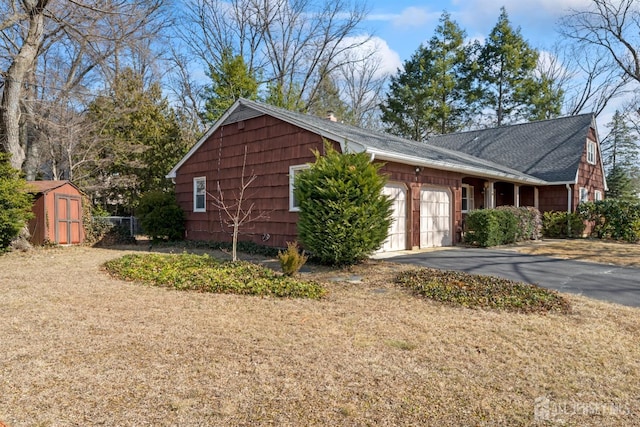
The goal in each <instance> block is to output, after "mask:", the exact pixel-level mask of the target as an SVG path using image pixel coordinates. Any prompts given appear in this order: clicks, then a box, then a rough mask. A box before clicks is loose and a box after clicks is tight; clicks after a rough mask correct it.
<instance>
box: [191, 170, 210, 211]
mask: <svg viewBox="0 0 640 427" xmlns="http://www.w3.org/2000/svg"><path fill="white" fill-rule="evenodd" d="M200 181H204V206H203V207H202V208H199V207H198V206H197V203H198V198H197V195H198V194H197V191H198V182H200ZM193 211H194V212H206V211H207V177H206V176H197V177H195V178H193Z"/></svg>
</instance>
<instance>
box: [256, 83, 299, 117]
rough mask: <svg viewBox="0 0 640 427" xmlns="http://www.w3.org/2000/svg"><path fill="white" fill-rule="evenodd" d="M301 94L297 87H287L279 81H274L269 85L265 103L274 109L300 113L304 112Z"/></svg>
mask: <svg viewBox="0 0 640 427" xmlns="http://www.w3.org/2000/svg"><path fill="white" fill-rule="evenodd" d="M300 92H301V91H300V88H299V87H298V86H297V85H294V86H292V87H287V86H285V85H284V84H282V83H281V82H279V81H273V82H270V83H269V84H268V85H267V96H266V97H265V99H264V102H266V103H267V104H270V105H273V106H274V107H280V108H284V109H286V110H289V111H298V112H299V111H302V110H304V104H303V102H302V100H301V98H300V97H301V94H300Z"/></svg>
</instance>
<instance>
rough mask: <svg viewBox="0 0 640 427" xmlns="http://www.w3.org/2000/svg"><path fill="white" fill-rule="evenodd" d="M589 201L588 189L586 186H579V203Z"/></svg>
mask: <svg viewBox="0 0 640 427" xmlns="http://www.w3.org/2000/svg"><path fill="white" fill-rule="evenodd" d="M588 201H589V191H587V189H586V188H584V187H580V203H584V202H588Z"/></svg>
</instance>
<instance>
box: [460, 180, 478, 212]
mask: <svg viewBox="0 0 640 427" xmlns="http://www.w3.org/2000/svg"><path fill="white" fill-rule="evenodd" d="M474 208H475V205H474V203H473V186H471V185H467V184H462V213H467V212H469V211H472V210H473V209H474Z"/></svg>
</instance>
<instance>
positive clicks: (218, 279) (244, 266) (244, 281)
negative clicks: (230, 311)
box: [105, 253, 326, 299]
mask: <svg viewBox="0 0 640 427" xmlns="http://www.w3.org/2000/svg"><path fill="white" fill-rule="evenodd" d="M105 268H106V270H107V272H109V273H110V274H111V275H113V276H115V277H118V278H120V279H125V280H132V281H136V282H142V283H146V284H150V285H154V286H164V287H168V288H173V289H178V290H192V291H197V292H215V293H226V294H239V295H258V296H274V297H283V298H313V299H318V298H321V297H322V296H324V295H325V294H326V290H325V289H324V288H323V287H322V286H321V285H320V284H318V283H316V282H311V281H309V282H307V281H301V280H297V279H294V278H292V277H288V276H282V275H279V274H278V273H276V272H274V271H273V270H270V269H268V268H266V267H262V266H259V265H255V264H252V263H249V262H246V261H229V262H221V261H218V260H216V259H214V258H211V257H209V256H208V255H206V254H205V255H194V254H187V253H183V254H179V255H173V254H171V255H167V254H132V255H125V256H123V257H121V258H117V259H114V260H112V261H108V262H107V263H105Z"/></svg>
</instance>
